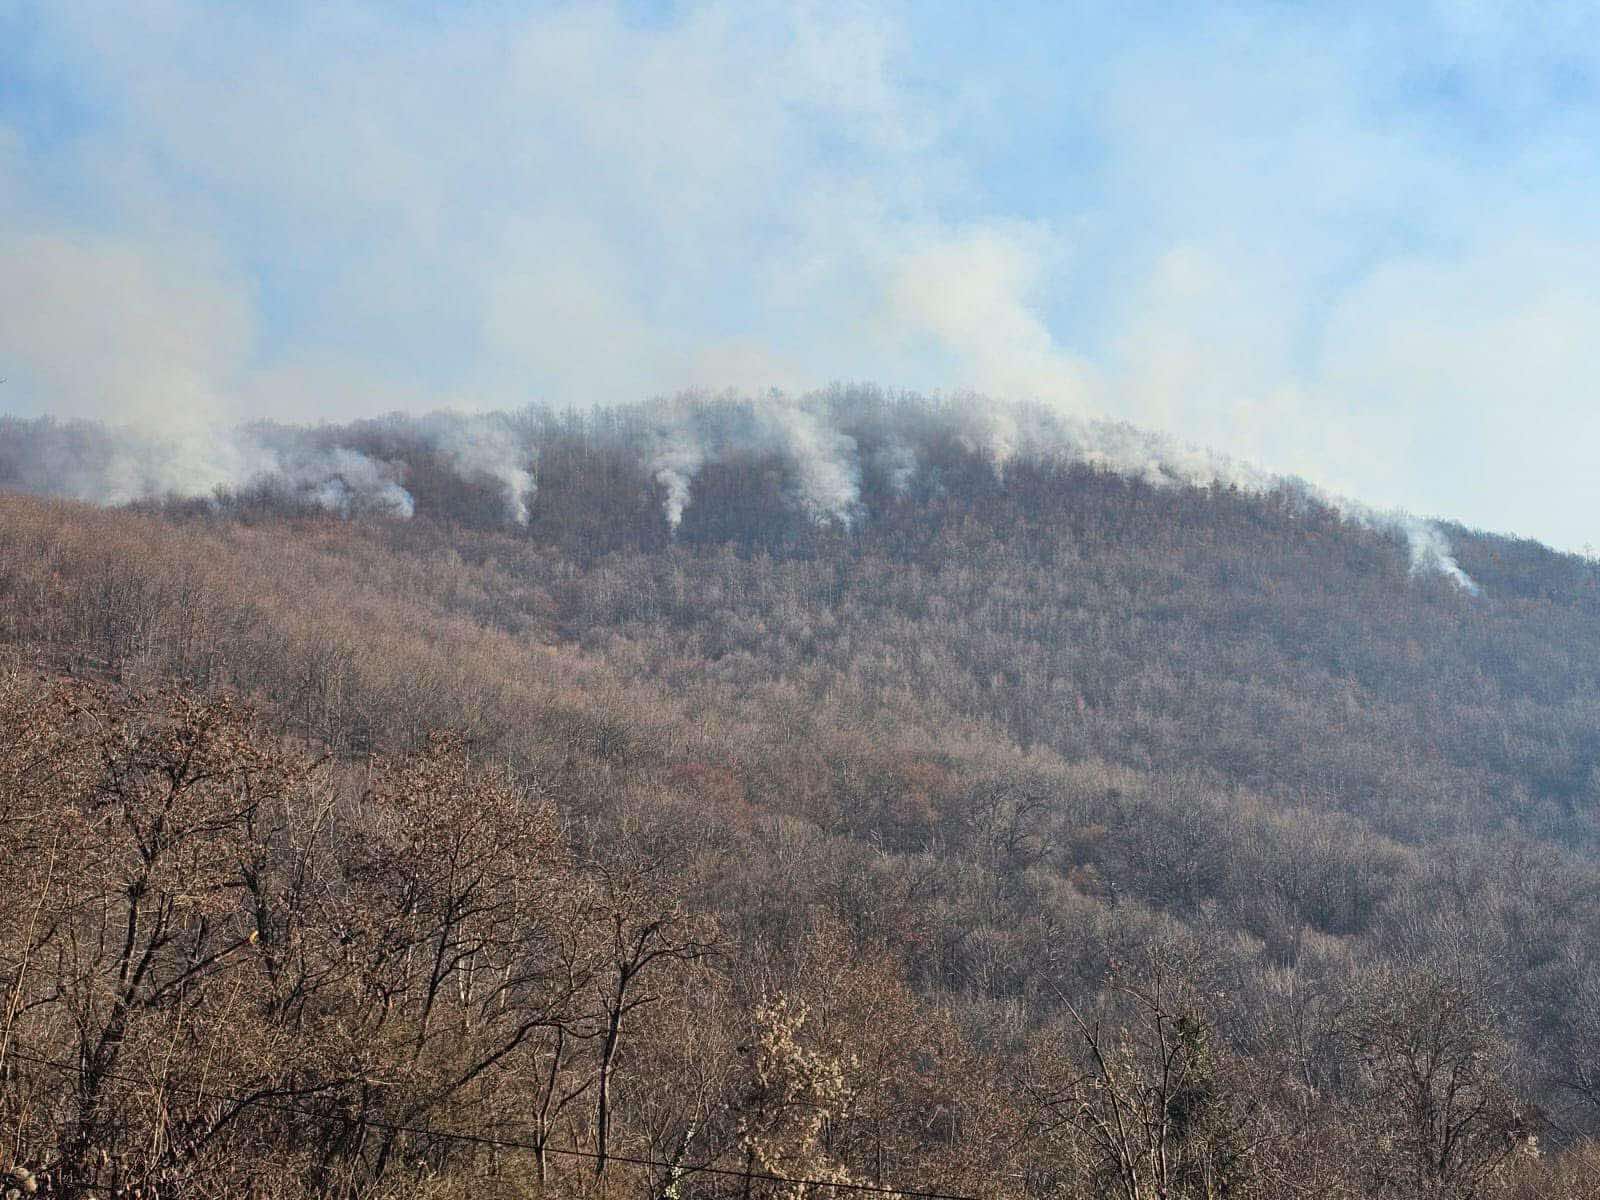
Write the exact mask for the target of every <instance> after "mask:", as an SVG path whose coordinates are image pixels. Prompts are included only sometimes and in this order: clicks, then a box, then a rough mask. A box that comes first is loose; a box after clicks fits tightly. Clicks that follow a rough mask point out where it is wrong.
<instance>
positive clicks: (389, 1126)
mask: <svg viewBox="0 0 1600 1200" xmlns="http://www.w3.org/2000/svg"><path fill="white" fill-rule="evenodd" d="M7 1057H9V1058H14V1059H16V1060H18V1061H19V1062H27V1063H32V1064H34V1065H35V1066H41V1067H50V1068H52V1069H54V1070H57V1071H61V1072H63V1073H64V1074H75V1073H77V1072H78V1071H79V1069H80V1068H79V1067H77V1066H75V1065H73V1064H71V1063H64V1062H59V1061H56V1060H54V1059H49V1058H40V1057H39V1056H37V1055H33V1054H28V1053H26V1052H25V1051H22V1050H18V1049H17V1048H15V1047H12V1048H10V1049H9V1050H8V1051H7ZM102 1077H103V1078H106V1079H115V1080H119V1081H121V1082H123V1083H138V1084H148V1083H149V1082H150V1080H148V1079H144V1078H141V1077H139V1076H136V1075H128V1074H124V1073H119V1072H116V1071H105V1072H102ZM162 1086H163V1088H165V1090H167V1091H169V1092H177V1093H181V1094H183V1095H186V1096H193V1097H195V1098H196V1099H201V1100H219V1101H222V1102H223V1103H226V1104H231V1105H237V1106H239V1107H245V1108H261V1109H265V1110H267V1111H271V1112H281V1113H294V1114H298V1115H300V1116H306V1117H310V1118H312V1119H313V1120H318V1121H326V1122H338V1123H343V1124H358V1125H361V1126H364V1127H366V1128H369V1129H378V1130H382V1131H384V1132H386V1133H395V1134H406V1135H408V1136H411V1137H427V1138H438V1139H441V1140H445V1141H454V1142H461V1143H466V1144H470V1145H475V1146H490V1147H499V1148H504V1149H509V1150H526V1151H530V1152H532V1153H535V1154H540V1153H542V1154H552V1155H557V1156H561V1157H568V1158H583V1159H588V1160H589V1161H591V1162H598V1161H599V1160H601V1159H602V1158H603V1159H605V1160H606V1161H607V1162H617V1163H626V1164H627V1165H629V1166H640V1167H664V1168H666V1169H667V1170H668V1171H672V1172H675V1173H676V1174H678V1175H720V1176H725V1177H730V1178H735V1179H748V1180H751V1181H752V1182H757V1181H759V1182H763V1183H790V1184H800V1185H802V1186H806V1187H827V1188H834V1189H835V1190H838V1191H847V1192H854V1193H857V1194H875V1195H888V1196H903V1197H905V1198H906V1200H979V1197H976V1196H964V1195H960V1194H957V1193H954V1192H936V1191H925V1190H921V1189H917V1188H898V1187H886V1186H884V1185H882V1184H871V1183H851V1182H846V1181H840V1180H834V1179H807V1178H802V1177H799V1176H792V1175H775V1174H771V1173H769V1172H764V1171H745V1170H739V1169H738V1168H734V1167H716V1166H712V1165H711V1164H710V1163H691V1164H684V1163H674V1162H668V1161H666V1160H665V1159H657V1158H638V1157H635V1156H632V1155H626V1154H612V1153H610V1152H607V1153H606V1154H604V1155H602V1154H600V1153H599V1152H598V1151H594V1150H580V1149H578V1148H577V1147H574V1146H540V1145H539V1144H538V1143H536V1142H525V1141H521V1140H518V1139H515V1138H496V1137H488V1136H485V1135H483V1134H476V1133H457V1132H454V1131H452V1130H448V1129H436V1128H433V1127H431V1126H426V1125H402V1124H399V1123H397V1122H394V1121H383V1120H377V1119H369V1118H365V1117H362V1118H356V1119H352V1118H346V1117H341V1116H339V1115H337V1114H334V1113H324V1112H317V1111H316V1110H315V1109H310V1108H304V1107H302V1106H300V1105H297V1104H286V1103H283V1102H282V1101H277V1100H273V1099H270V1098H268V1097H265V1096H234V1095H230V1094H228V1093H226V1092H216V1091H211V1090H209V1089H205V1088H195V1087H187V1086H184V1085H181V1084H173V1083H163V1084H162Z"/></svg>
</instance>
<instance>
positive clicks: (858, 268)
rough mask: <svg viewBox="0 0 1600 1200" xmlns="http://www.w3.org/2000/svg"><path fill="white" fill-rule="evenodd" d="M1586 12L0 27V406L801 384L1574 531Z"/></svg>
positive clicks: (148, 6) (657, 14) (209, 12)
mask: <svg viewBox="0 0 1600 1200" xmlns="http://www.w3.org/2000/svg"><path fill="white" fill-rule="evenodd" d="M1597 82H1600V3H1589V4H1582V5H1573V6H1570V7H1563V6H1561V5H1558V4H1539V5H1529V6H1526V7H1523V6H1500V5H1493V4H1475V3H1462V4H1447V5H1440V6H1437V7H1429V6H1427V5H1425V4H1409V3H1408V4H1400V5H1396V4H1392V3H1380V4H1373V5H1371V6H1370V7H1366V8H1363V7H1362V6H1360V5H1355V4H1338V5H1326V6H1317V5H1311V4H1291V3H1287V2H1279V3H1266V4H1259V5H1253V4H1247V3H1234V4H1226V5H1199V4H1187V3H1184V4H1172V5H1148V6H1140V5H1136V4H1128V3H1114V4H1113V3H1105V4H1096V5H1078V6H1074V5H1068V4H1062V3H1044V4H1039V5H1037V6H1030V5H1026V4H1021V3H1006V4H994V5H990V4H970V3H968V4H955V3H949V4H944V3H935V2H933V0H915V2H911V3H904V4H899V3H876V4H866V3H861V4H825V3H772V4H765V3H759V2H753V0H734V2H729V3H709V4H673V3H659V2H658V3H615V4H612V3H599V4H516V3H481V4H469V3H450V4H442V3H441V4H422V3H412V2H399V0H384V2H382V3H372V4H355V3H349V4H339V3H332V2H322V3H314V4H298V3H290V2H284V0H274V2H273V3H270V4H242V3H220V2H219V3H215V4H206V3H199V2H192V0H137V2H133V0H126V2H120V3H111V2H108V0H82V2H80V0H42V2H39V3H34V2H32V0H0V378H4V379H5V383H4V384H0V411H9V412H13V413H22V414H34V413H41V412H51V413H56V414H61V415H93V416H101V417H108V418H112V419H129V420H138V421H156V420H161V421H165V422H168V423H177V424H180V425H182V424H189V425H198V424H203V423H205V422H210V421H216V420H230V419H233V418H236V417H243V416H257V415H272V416H276V417H280V418H283V419H290V420H296V419H308V418H316V417H320V416H330V417H343V416H352V415H364V414H371V413H376V412H383V411H390V410H393V409H410V410H417V409H425V408H435V407H440V406H452V407H467V408H488V407H507V406H517V405H521V404H525V403H527V402H529V401H548V402H553V403H556V404H560V405H566V404H573V405H588V404H592V403H607V402H615V401H622V400H637V399H643V398H646V397H649V396H651V395H656V394H661V393H664V392H671V391H675V390H678V389H680V388H683V387H687V386H691V385H694V386H710V387H714V388H719V389H720V388H722V387H736V388H740V389H755V388H766V387H771V386H776V387H782V388H786V389H800V388H804V387H808V386H812V385H818V384H824V383H827V382H829V381H833V380H871V381H875V382H878V383H882V384H885V385H888V386H891V387H908V388H916V389H921V390H929V391H931V390H940V391H944V392H953V391H957V390H960V389H965V388H972V389H977V390H980V391H983V392H988V393H992V394H996V395H1004V396H1010V397H1018V398H1023V397H1030V398H1036V399H1039V400H1042V401H1045V402H1047V403H1050V404H1054V405H1059V406H1061V407H1064V408H1067V409H1070V410H1073V411H1076V412H1082V413H1103V414H1108V415H1113V416H1121V417H1126V418H1128V419H1130V420H1133V421H1136V422H1138V423H1141V424H1145V425H1149V426H1152V427H1154V428H1158V429H1161V430H1165V431H1167V432H1170V433H1174V434H1177V435H1179V436H1181V437H1184V438H1188V439H1191V440H1194V441H1197V442H1202V443H1205V444H1208V445H1213V446H1216V447H1219V448H1221V449H1224V450H1227V451H1229V452H1231V453H1234V454H1236V455H1239V456H1242V457H1245V458H1249V459H1252V460H1254V461H1256V462H1258V463H1260V464H1262V465H1263V466H1266V467H1270V468H1275V469H1279V470H1285V471H1294V472H1298V473H1301V474H1303V475H1305V476H1306V477H1307V478H1310V479H1312V480H1314V481H1316V482H1319V483H1322V484H1325V485H1327V486H1330V487H1332V488H1334V489H1336V490H1340V491H1343V492H1346V493H1349V494H1351V495H1354V496H1358V497H1360V498H1362V499H1364V500H1367V501H1369V502H1372V503H1375V504H1380V505H1403V506H1406V507H1408V508H1411V509H1413V510H1415V511H1417V512H1419V513H1422V514H1429V515H1441V516H1448V517H1455V518H1459V519H1462V520H1464V521H1466V522H1467V523H1469V524H1474V525H1479V526H1483V527H1487V528H1491V529H1496V530H1503V531H1510V532H1516V533H1521V534H1527V535H1531V536H1536V537H1540V538H1542V539H1545V540H1547V541H1551V542H1553V543H1555V544H1557V545H1560V546H1563V547H1567V548H1574V549H1576V548H1579V547H1582V546H1584V545H1585V544H1587V543H1597V544H1600V470H1597V469H1596V467H1595V459H1596V455H1597V451H1600V404H1597V400H1600V395H1597V390H1600V93H1597Z"/></svg>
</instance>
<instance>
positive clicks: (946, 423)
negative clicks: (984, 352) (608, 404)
mask: <svg viewBox="0 0 1600 1200" xmlns="http://www.w3.org/2000/svg"><path fill="white" fill-rule="evenodd" d="M618 415H619V416H620V417H621V418H622V420H623V422H624V424H623V427H622V428H623V429H625V430H631V431H632V432H631V433H628V432H623V433H616V432H613V433H611V434H607V433H606V432H605V431H604V430H603V429H602V430H600V431H598V432H597V433H591V434H589V438H590V440H591V441H592V442H598V443H602V444H604V443H606V442H607V441H608V439H609V440H610V441H613V442H614V443H615V444H614V445H609V446H607V447H606V448H608V449H611V450H616V451H620V452H621V453H622V454H624V455H629V454H632V455H636V456H637V457H638V458H639V460H640V466H641V469H642V471H643V472H645V473H646V474H647V475H648V477H649V478H651V479H652V480H653V481H654V482H655V483H656V484H657V485H658V486H659V489H660V491H659V504H660V507H661V512H662V515H663V517H664V518H665V521H666V524H667V527H668V529H669V531H670V532H671V533H672V534H676V532H677V531H678V529H679V527H680V525H681V524H682V521H683V518H684V514H685V511H686V509H687V507H688V505H689V503H690V498H691V496H692V495H693V492H694V488H695V483H696V480H697V478H698V477H699V476H700V475H701V473H702V472H703V471H704V470H706V469H707V468H708V467H713V466H723V467H726V466H729V465H731V464H738V463H741V462H762V461H770V462H776V463H779V464H782V465H783V467H784V468H785V469H786V470H787V471H788V472H789V474H790V476H791V477H792V481H793V484H792V489H791V490H790V502H791V503H792V504H793V506H794V508H795V509H796V510H797V511H798V513H799V514H801V515H802V516H803V517H804V518H805V519H806V520H808V521H810V522H814V523H818V524H824V525H826V524H834V525H840V526H844V527H849V526H851V525H853V524H854V523H855V522H856V521H857V520H858V519H859V517H860V516H861V513H862V511H863V505H862V495H861V487H862V479H863V476H864V474H865V473H866V471H867V469H868V468H872V469H874V470H875V471H876V472H877V473H878V474H879V475H880V476H881V477H882V478H883V479H884V480H885V481H886V483H887V486H888V487H889V488H890V490H891V491H892V492H894V493H896V494H904V493H905V492H906V490H907V488H908V487H909V485H910V482H911V480H912V479H913V478H914V477H915V475H916V474H917V472H918V471H919V470H920V469H923V468H927V467H929V466H930V463H929V462H928V461H927V460H926V458H925V455H926V453H927V447H928V445H929V444H930V439H931V441H932V443H937V442H938V441H940V440H941V439H944V440H948V441H950V442H953V443H954V444H956V445H959V446H960V447H962V448H964V449H965V450H966V451H968V452H970V453H975V454H977V455H979V456H980V457H981V459H982V461H984V462H986V463H988V464H989V465H990V467H991V468H992V469H993V471H994V472H995V473H996V474H997V476H999V477H1000V478H1002V479H1003V478H1004V475H1005V472H1006V471H1007V469H1008V468H1009V467H1010V465H1011V464H1013V463H1014V462H1018V461H1023V462H1044V463H1052V462H1053V463H1061V464H1082V465H1085V466H1089V467H1092V468H1094V469H1096V470H1101V471H1105V472H1109V473H1112V474H1115V475H1120V476H1124V477H1128V478H1131V479H1136V480H1138V481H1140V482H1142V483H1145V484H1148V485H1150V486H1152V487H1176V486H1189V487H1202V488H1203V487H1210V486H1221V487H1233V488H1238V489H1240V490H1241V491H1244V492H1248V493H1252V494H1257V495H1261V494H1266V493H1268V492H1274V491H1278V492H1289V493H1291V494H1293V495H1296V496H1298V497H1300V498H1301V499H1302V500H1303V501H1305V502H1308V503H1316V504H1320V505H1322V506H1324V507H1327V508H1329V509H1332V510H1333V511H1335V512H1338V513H1339V514H1340V515H1342V516H1343V517H1345V518H1346V519H1348V520H1351V521H1353V522H1355V523H1357V524H1360V525H1364V526H1366V527H1369V528H1373V529H1378V530H1381V531H1385V532H1388V533H1391V534H1394V535H1396V536H1398V537H1400V538H1401V539H1402V540H1403V541H1404V542H1405V543H1406V545H1407V547H1408V548H1409V553H1410V557H1411V566H1412V570H1413V571H1414V572H1422V573H1432V572H1437V573H1439V574H1442V575H1444V576H1446V577H1447V578H1449V579H1451V580H1452V581H1453V582H1455V583H1456V584H1458V585H1459V586H1461V587H1462V588H1464V589H1466V590H1468V591H1472V592H1476V591H1477V585H1476V584H1475V583H1474V582H1473V581H1472V580H1471V579H1470V578H1469V577H1468V576H1467V575H1466V574H1465V573H1464V572H1463V571H1462V570H1461V568H1460V567H1459V566H1458V565H1457V564H1456V562H1455V559H1454V557H1453V556H1452V553H1451V550H1450V546H1449V543H1448V541H1447V539H1446V538H1445V536H1444V534H1443V532H1442V531H1441V530H1440V529H1439V528H1438V527H1437V526H1436V525H1434V524H1433V523H1431V522H1429V521H1425V520H1422V519H1419V518H1416V517H1413V516H1411V515H1409V514H1406V513H1403V512H1398V511H1388V512H1385V511H1380V510H1377V509H1374V508H1372V507H1370V506H1368V505H1365V504H1361V503H1359V502H1356V501H1352V500H1348V499H1345V498H1343V497H1339V496H1336V495H1333V494H1331V493H1329V492H1327V491H1325V490H1323V489H1320V488H1317V487H1315V486H1313V485H1310V484H1308V483H1306V482H1305V481H1303V480H1299V479H1294V478H1287V477H1282V476H1277V475H1273V474H1271V473H1269V472H1266V471H1262V470H1260V469H1258V468H1256V467H1253V466H1250V465H1249V464H1245V463H1240V462H1236V461H1234V460H1233V459H1231V458H1229V457H1228V456H1226V455H1222V454H1218V453H1215V452H1212V451H1208V450H1205V449H1202V448H1199V447H1195V446H1188V445H1184V444H1182V443H1180V442H1177V441H1175V440H1174V439H1172V438H1169V437H1165V436H1163V435H1161V434H1158V433H1153V432H1150V431H1147V430H1141V429H1137V428H1135V427H1133V426H1131V425H1127V424H1125V423H1119V422H1111V421H1104V420H1086V419H1083V418H1078V417H1073V416H1067V415H1063V414H1060V413H1056V412H1052V411H1051V410H1048V409H1045V408H1043V407H1040V406H1037V405H1019V404H1011V403H1007V402H1004V401H998V400H992V399H988V398H984V397H979V396H971V395H967V396H959V397H955V398H951V399H943V400H939V399H934V400H929V399H924V398H920V397H914V396H902V397H899V398H897V399H895V400H892V401H890V400H887V399H886V398H885V397H884V395H883V394H882V393H881V392H879V391H877V390H876V389H871V388H848V387H841V386H835V387H833V388H830V389H827V390H826V391H821V392H814V393H809V394H806V395H802V396H788V395H785V394H783V393H779V392H776V391H774V392H769V393H768V394H767V395H765V396H762V397H759V398H755V399H739V398H737V397H735V396H732V395H723V396H710V395H705V394H692V393H685V394H682V395H679V396H677V397H674V398H672V399H670V400H660V401H655V402H653V403H649V404H642V405H634V406H629V407H626V408H624V409H620V410H618ZM567 432H570V429H569V427H568V426H565V425H563V424H562V423H561V422H560V421H558V419H557V418H555V417H554V416H553V414H550V413H548V412H544V413H541V412H536V411H534V410H527V411H524V412H522V413H519V414H505V413H489V414H475V415H463V414H456V413H444V412H437V413H431V414H428V415H426V416H422V417H410V416H406V415H404V414H398V413H397V414H393V415H391V416H389V417H385V418H381V419H377V420H368V421H358V422H354V423H352V424H350V425H347V426H332V425H318V426H288V425H282V424H264V423H257V424H250V425H243V426H239V427H237V428H234V429H231V430H225V431H220V432H218V433H217V435H216V444H215V445H209V446H207V445H200V444H198V443H197V442H195V441H194V440H189V441H186V442H183V443H181V444H180V443H174V442H171V441H167V440H164V439H162V438H159V437H153V436H150V435H146V434H143V433H141V432H140V431H138V430H134V429H127V428H124V429H116V428H110V427H107V426H104V425H100V424H97V423H92V422H76V423H67V424H62V423H57V422H54V421H51V420H49V419H39V420H34V421H18V420H14V419H3V418H0V486H11V487H20V488H23V489H26V490H30V491H36V492H43V493H46V494H52V495H61V496H69V497H72V498H74V499H80V500H89V501H92V502H96V503H125V502H129V501H135V500H161V499H167V498H182V497H203V498H204V497H213V496H214V497H215V498H216V499H218V500H219V502H220V501H223V500H226V499H227V498H228V497H229V496H230V495H232V496H237V495H239V494H240V493H259V494H262V495H264V496H274V497H278V498H279V499H281V500H286V501H290V502H293V503H295V504H299V505H305V506H310V507H313V508H319V509H323V510H326V511H329V512H333V513H336V514H338V515H341V516H347V517H353V516H370V515H377V516H387V517H398V518H408V517H410V516H412V515H413V513H414V511H415V510H416V502H415V499H414V497H413V495H412V493H411V491H410V490H408V483H409V482H410V474H411V473H412V472H413V471H416V470H418V469H421V468H420V467H419V461H420V462H425V463H426V464H428V466H429V468H430V469H435V470H442V471H443V472H444V473H445V474H447V475H449V476H452V477H454V478H456V479H457V480H459V481H461V482H462V483H465V484H468V485H476V486H479V487H487V488H489V489H491V490H493V491H494V493H495V494H496V495H497V497H498V504H499V508H498V513H497V515H496V518H495V519H496V521H497V522H498V523H500V524H504V525H508V526H517V525H526V524H527V523H528V519H529V510H530V506H531V504H532V502H533V500H534V498H535V497H536V496H537V494H538V489H539V474H540V464H541V460H542V458H543V456H544V455H545V454H546V453H547V452H550V449H551V446H552V443H555V442H557V441H559V440H560V439H561V437H562V436H563V435H564V434H565V433H567ZM187 455H199V456H200V458H201V459H203V460H204V461H205V462H206V463H208V464H210V466H209V467H208V469H206V470H194V469H189V468H186V467H185V466H184V459H185V456H187ZM224 470H227V471H231V472H232V475H231V476H230V477H228V478H222V479H219V478H218V474H219V472H222V471H224ZM201 485H204V486H201Z"/></svg>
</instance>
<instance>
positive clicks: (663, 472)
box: [649, 391, 909, 529]
mask: <svg viewBox="0 0 1600 1200" xmlns="http://www.w3.org/2000/svg"><path fill="white" fill-rule="evenodd" d="M751 453H765V454H776V455H778V456H780V457H782V458H783V459H784V460H785V461H786V462H788V463H789V464H790V465H791V466H792V467H793V468H794V472H795V478H796V482H797V483H798V486H799V496H798V499H799V501H800V504H801V506H802V507H803V508H804V509H805V510H806V512H807V513H808V514H809V515H810V516H811V517H812V518H813V519H815V520H819V521H837V522H840V523H842V524H846V525H848V524H849V523H850V522H851V521H853V520H854V519H855V516H856V511H857V509H858V507H859V504H860V498H861V467H860V462H859V455H858V454H857V449H856V444H855V441H854V439H852V438H851V437H850V436H849V435H848V434H846V433H844V432H843V431H842V430H840V429H839V428H838V427H837V425H835V424H834V423H833V422H832V420H831V417H830V415H829V413H828V411H827V409H826V406H825V404H824V397H822V396H819V395H813V396H805V397H799V398H794V397H790V396H788V395H785V394H783V393H781V392H776V391H774V392H770V393H768V394H767V395H766V396H765V397H764V398H762V399H761V400H757V401H736V400H733V399H731V398H727V397H723V398H717V399H711V398H707V397H703V396H694V395H686V396H680V397H678V398H676V399H674V400H671V401H667V402H664V403H663V404H661V405H660V406H659V408H658V410H657V412H656V413H655V421H654V426H653V429H652V433H651V446H650V450H649V467H650V472H651V474H652V476H653V477H654V478H655V479H656V480H657V481H658V482H659V483H660V484H661V485H662V486H663V487H664V488H665V489H666V493H667V495H666V514H667V522H668V524H670V525H671V526H672V528H673V529H676V528H677V527H678V526H679V524H680V523H681V522H682V520H683V513H684V509H685V508H687V507H688V504H689V498H690V493H691V489H692V487H693V483H694V479H695V476H696V475H698V474H699V472H700V471H701V470H702V469H703V468H704V467H705V466H706V465H707V464H708V463H715V462H724V461H727V460H728V459H729V458H731V457H733V456H735V455H741V454H751ZM907 477H908V478H909V471H907Z"/></svg>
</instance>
